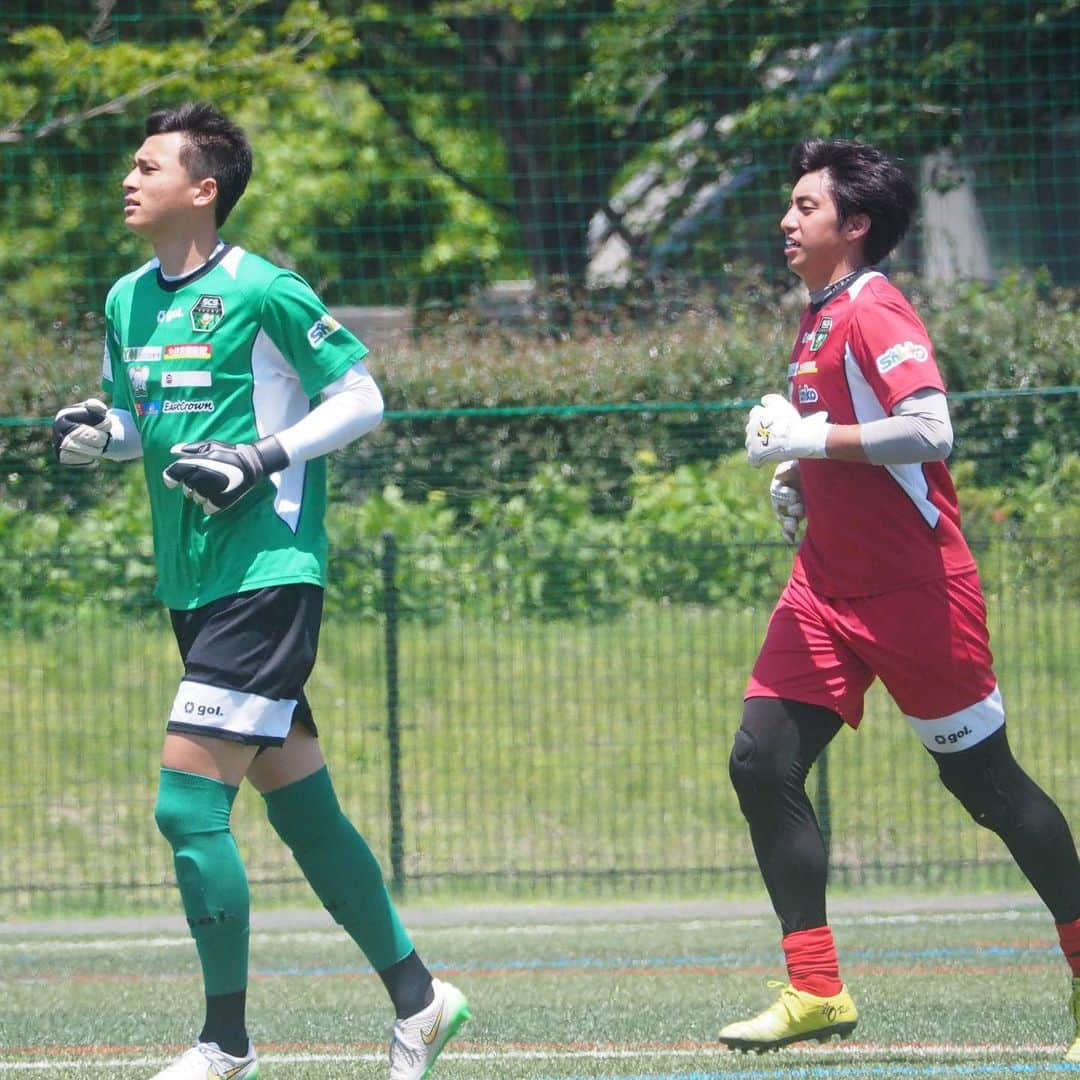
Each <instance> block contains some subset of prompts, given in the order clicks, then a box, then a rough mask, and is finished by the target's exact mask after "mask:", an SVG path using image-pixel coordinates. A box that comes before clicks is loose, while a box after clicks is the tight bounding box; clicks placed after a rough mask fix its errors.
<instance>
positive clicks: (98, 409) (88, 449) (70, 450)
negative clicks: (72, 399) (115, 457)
mask: <svg viewBox="0 0 1080 1080" xmlns="http://www.w3.org/2000/svg"><path fill="white" fill-rule="evenodd" d="M111 441H112V424H111V423H110V421H109V407H108V405H106V404H105V402H104V401H98V399H97V398H87V400H86V401H80V402H79V403H78V404H76V405H67V406H65V407H64V408H63V409H61V410H60V411H59V412H58V413H57V414H56V418H55V419H54V420H53V426H52V444H53V450H54V451H55V452H56V460H57V461H59V462H60V464H61V465H93V463H94V462H95V461H97V459H98V458H100V457H103V456H104V454H105V451H106V450H107V449H108V446H109V443H110V442H111Z"/></svg>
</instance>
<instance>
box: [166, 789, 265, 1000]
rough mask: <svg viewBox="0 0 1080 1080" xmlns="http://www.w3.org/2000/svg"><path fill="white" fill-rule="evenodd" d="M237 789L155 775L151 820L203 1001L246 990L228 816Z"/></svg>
mask: <svg viewBox="0 0 1080 1080" xmlns="http://www.w3.org/2000/svg"><path fill="white" fill-rule="evenodd" d="M236 792H237V788H234V787H230V786H229V785H228V784H225V783H223V782H222V781H220V780H213V779H211V778H210V777H208V776H197V775H195V774H194V773H186V772H178V771H177V770H175V769H162V770H161V782H160V786H159V787H158V798H157V807H156V809H155V811H154V817H155V818H156V820H157V823H158V828H159V829H160V830H161V832H162V834H163V835H164V836H165V839H166V840H168V841H169V843H170V844H171V845H172V849H173V863H174V865H175V867H176V881H177V884H178V885H179V886H180V897H181V899H182V900H183V902H184V913H185V914H186V915H187V921H188V926H190V927H191V934H192V937H194V938H195V947H196V949H197V950H198V952H199V962H200V963H201V965H202V971H203V983H204V984H205V987H206V993H207V996H211V995H216V994H235V993H236V992H237V991H240V990H244V989H245V988H246V987H247V976H248V917H249V910H250V901H249V897H248V883H247V874H246V873H245V872H244V864H243V862H242V861H241V859H240V852H239V851H238V850H237V847H236V841H235V840H234V839H233V835H232V833H231V832H230V831H229V814H230V812H231V810H232V804H233V800H234V799H235V798H236Z"/></svg>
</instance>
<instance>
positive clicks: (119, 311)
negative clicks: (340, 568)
mask: <svg viewBox="0 0 1080 1080" xmlns="http://www.w3.org/2000/svg"><path fill="white" fill-rule="evenodd" d="M366 353H367V349H366V347H365V346H364V345H363V344H362V343H361V342H360V341H359V340H358V339H357V338H355V337H354V336H353V335H352V334H351V333H350V332H349V331H348V330H346V329H345V328H344V327H343V326H341V325H340V324H339V323H337V322H336V321H335V320H334V318H333V317H332V316H331V315H330V314H329V313H328V312H327V310H326V307H325V306H324V305H323V303H322V302H321V301H320V300H319V298H318V297H317V296H316V295H315V293H314V292H313V291H312V290H311V288H310V286H309V285H308V284H307V283H306V282H305V281H304V280H303V279H302V278H300V277H298V276H297V275H296V274H294V273H292V272H291V271H289V270H283V269H282V268H280V267H277V266H274V265H272V264H271V263H269V262H267V261H266V260H265V259H261V258H259V257H258V256H256V255H252V254H250V253H249V252H247V251H245V250H244V249H243V248H239V247H231V246H225V247H224V248H223V249H221V250H219V251H218V252H217V254H216V255H215V256H214V257H213V258H212V259H211V260H210V261H209V262H208V263H207V264H206V265H205V266H204V267H202V268H201V269H200V270H197V271H195V273H193V274H191V275H188V276H187V277H184V278H181V279H179V280H177V281H169V280H167V279H165V278H164V277H162V275H161V273H160V270H159V267H158V262H157V260H156V259H154V260H152V261H151V262H149V263H147V264H146V265H145V266H143V267H141V268H140V269H138V270H136V271H134V272H133V273H130V274H127V275H126V276H125V277H122V278H121V279H120V280H119V281H117V282H116V284H115V285H114V286H113V287H112V289H111V290H110V292H109V295H108V298H107V300H106V302H105V357H104V365H103V371H102V383H103V385H104V388H105V391H106V393H108V394H111V395H112V403H113V407H114V408H117V409H125V410H127V411H128V412H130V413H131V415H132V416H133V417H134V419H135V423H136V425H137V427H138V429H139V435H140V437H141V439H142V447H143V466H144V469H145V471H146V487H147V491H148V493H149V500H150V512H151V518H152V520H153V530H154V555H155V560H156V563H157V571H158V587H157V595H158V597H159V598H160V599H161V600H162V601H163V602H164V603H165V604H166V605H168V606H169V607H170V608H175V609H189V608H195V607H200V606H202V605H203V604H206V603H209V602H210V601H211V600H216V599H218V598H219V597H222V596H228V595H231V594H233V593H237V592H241V591H243V590H247V589H259V588H263V587H266V586H270V585H283V584H288V583H292V582H308V583H311V584H315V585H325V583H326V552H327V543H326V528H325V523H324V517H325V511H326V460H325V458H318V459H316V460H313V461H308V462H299V463H297V464H293V465H289V466H288V467H287V468H285V469H283V470H282V471H281V472H278V473H274V474H273V475H272V476H270V477H266V478H264V479H263V480H261V481H260V482H259V483H258V484H257V485H256V487H255V488H254V489H253V490H252V491H251V492H250V493H249V494H247V495H246V496H245V497H244V498H242V499H241V500H240V501H239V502H238V503H236V504H235V505H234V506H232V507H231V508H229V509H228V510H225V511H223V512H221V513H218V514H214V515H212V516H210V515H207V514H206V513H205V512H204V511H203V509H202V508H201V507H200V506H198V505H197V504H196V503H195V502H193V501H192V500H190V499H187V498H185V497H184V495H183V488H173V489H170V488H168V487H166V486H165V483H164V481H163V480H162V475H161V474H162V472H163V470H164V469H165V468H166V466H168V465H169V464H171V463H172V462H173V461H174V460H175V459H176V458H175V455H174V454H173V453H172V447H174V446H176V445H178V444H180V443H194V442H201V441H203V440H205V439H219V440H221V441H223V442H230V443H247V442H253V441H254V440H256V439H259V438H261V437H263V436H265V435H273V434H275V433H277V432H279V431H282V430H283V429H284V428H287V427H289V426H291V425H292V424H295V423H296V422H297V421H298V420H300V419H301V418H302V417H304V416H305V415H307V413H308V412H309V411H310V409H311V407H312V405H313V404H314V403H315V399H317V398H318V395H319V394H320V393H321V391H322V390H324V389H325V388H326V387H327V386H328V385H329V384H330V383H332V382H334V381H335V380H336V379H338V378H340V377H341V376H342V375H343V374H344V373H345V372H346V371H347V370H348V369H349V368H350V367H352V365H353V364H355V363H356V362H357V361H358V360H360V359H361V358H362V357H363V356H364V355H365V354H366Z"/></svg>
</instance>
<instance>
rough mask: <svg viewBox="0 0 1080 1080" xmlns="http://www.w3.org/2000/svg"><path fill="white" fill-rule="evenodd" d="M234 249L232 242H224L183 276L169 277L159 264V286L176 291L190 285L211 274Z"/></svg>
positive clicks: (165, 289)
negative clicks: (163, 272) (201, 262)
mask: <svg viewBox="0 0 1080 1080" xmlns="http://www.w3.org/2000/svg"><path fill="white" fill-rule="evenodd" d="M231 250H232V244H225V243H222V244H221V245H219V247H218V249H217V250H216V251H215V252H214V254H213V255H211V256H210V258H209V259H207V260H206V262H204V263H203V264H202V266H199V267H197V268H196V269H194V270H192V271H191V273H190V274H185V275H184V276H183V277H178V278H171V279H170V278H167V277H165V275H164V274H162V272H161V265H160V263H159V264H158V268H157V283H158V288H159V289H163V290H164V291H165V292H176V291H177V289H182V288H183V287H184V286H185V285H190V284H191V283H192V282H193V281H198V280H199V278H201V277H203V276H205V275H206V274H209V273H210V271H211V270H213V269H214V267H215V266H217V265H218V263H220V262H221V260H222V259H224V258H225V256H226V255H228V253H229V252H230V251H231Z"/></svg>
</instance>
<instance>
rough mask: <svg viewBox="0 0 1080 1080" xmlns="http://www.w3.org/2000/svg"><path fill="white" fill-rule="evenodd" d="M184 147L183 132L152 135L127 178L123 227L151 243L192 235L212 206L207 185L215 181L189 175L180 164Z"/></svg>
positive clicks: (138, 151) (141, 147)
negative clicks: (207, 208) (195, 224)
mask: <svg viewBox="0 0 1080 1080" xmlns="http://www.w3.org/2000/svg"><path fill="white" fill-rule="evenodd" d="M183 146H184V134H183V132H179V131H170V132H166V133H165V134H162V135H150V136H149V137H148V138H147V139H146V141H145V142H144V143H143V144H142V146H140V147H139V149H138V150H137V151H136V152H135V159H134V165H133V167H132V169H131V172H129V173H128V174H127V176H125V177H124V224H125V225H127V227H128V228H129V229H131V230H132V231H133V232H137V233H139V234H141V235H143V236H145V237H146V238H147V239H148V240H150V241H152V242H156V241H161V240H166V239H169V238H171V237H174V236H177V235H182V234H183V233H185V232H190V231H191V229H192V223H193V221H194V220H195V219H196V217H197V216H198V215H199V214H201V213H203V212H204V211H205V208H206V206H208V205H209V204H208V202H207V201H206V197H205V196H206V185H207V184H208V183H209V184H213V183H214V182H213V181H212V180H209V181H207V180H198V179H194V178H193V177H191V176H190V175H189V173H188V171H187V169H185V168H184V166H183V165H181V164H180V151H181V150H182V149H183ZM215 190H216V188H215Z"/></svg>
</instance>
